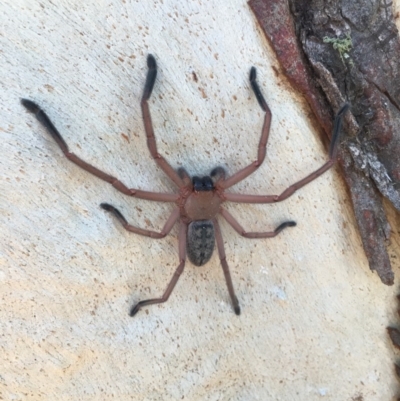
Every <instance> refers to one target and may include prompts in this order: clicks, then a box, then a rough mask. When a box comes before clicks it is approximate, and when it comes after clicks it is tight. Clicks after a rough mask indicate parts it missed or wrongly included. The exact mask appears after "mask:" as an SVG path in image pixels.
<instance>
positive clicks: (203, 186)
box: [192, 176, 214, 191]
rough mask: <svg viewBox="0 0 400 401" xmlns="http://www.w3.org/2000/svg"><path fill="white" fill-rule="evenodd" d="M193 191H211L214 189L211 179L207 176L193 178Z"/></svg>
mask: <svg viewBox="0 0 400 401" xmlns="http://www.w3.org/2000/svg"><path fill="white" fill-rule="evenodd" d="M192 182H193V189H194V190H195V191H212V190H213V189H214V184H213V182H212V179H211V178H210V177H208V176H205V177H197V176H195V177H193V179H192Z"/></svg>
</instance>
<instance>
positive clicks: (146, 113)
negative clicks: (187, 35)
mask: <svg viewBox="0 0 400 401" xmlns="http://www.w3.org/2000/svg"><path fill="white" fill-rule="evenodd" d="M147 67H148V68H149V71H148V72H147V78H146V83H145V85H144V90H143V96H142V100H141V102H140V105H141V107H142V115H143V122H144V128H145V131H146V137H147V146H148V148H149V151H150V154H151V156H152V158H153V159H154V160H155V161H156V163H157V164H158V166H159V167H160V168H161V169H162V170H163V171H164V173H165V174H167V176H168V177H169V178H171V180H172V181H173V182H174V183H175V184H176V185H177V186H178V187H179V188H182V187H183V186H185V183H184V182H183V180H182V179H181V178H180V176H179V174H177V172H176V171H175V170H174V169H173V168H172V167H171V166H170V165H169V163H168V162H167V161H166V160H165V159H164V158H163V157H162V156H161V155H160V154H159V153H158V151H157V144H156V138H155V136H154V130H153V123H152V121H151V115H150V109H149V104H148V102H147V101H148V100H149V99H150V96H151V92H152V91H153V87H154V83H155V81H156V77H157V63H156V59H155V58H154V56H153V55H152V54H149V55H148V56H147Z"/></svg>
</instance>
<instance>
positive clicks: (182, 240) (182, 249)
mask: <svg viewBox="0 0 400 401" xmlns="http://www.w3.org/2000/svg"><path fill="white" fill-rule="evenodd" d="M186 235H187V224H185V223H183V222H182V221H181V224H180V229H179V265H178V267H177V268H176V270H175V273H174V275H173V277H172V279H171V281H170V282H169V284H168V287H167V289H166V290H165V292H164V294H163V296H162V297H161V298H154V299H147V300H145V301H140V302H138V303H137V304H136V305H134V306H133V307H132V309H131V311H130V313H129V315H130V316H134V315H136V313H137V312H138V311H139V309H141V308H143V306H146V305H153V304H161V303H163V302H166V301H167V300H168V298H169V296H170V295H171V292H172V291H173V289H174V288H175V285H176V283H177V282H178V279H179V277H180V275H181V274H182V272H183V269H184V267H185V259H186Z"/></svg>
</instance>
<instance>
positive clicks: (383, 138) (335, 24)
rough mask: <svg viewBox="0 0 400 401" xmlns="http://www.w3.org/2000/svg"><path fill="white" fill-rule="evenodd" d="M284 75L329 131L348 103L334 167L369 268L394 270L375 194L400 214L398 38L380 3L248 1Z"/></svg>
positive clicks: (389, 279)
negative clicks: (346, 189)
mask: <svg viewBox="0 0 400 401" xmlns="http://www.w3.org/2000/svg"><path fill="white" fill-rule="evenodd" d="M249 5H250V7H251V9H252V10H253V12H254V14H255V15H256V18H257V20H258V22H259V23H260V25H261V27H262V29H263V31H264V33H265V35H266V36H267V38H268V39H269V40H270V42H271V44H272V47H273V48H274V50H275V52H276V54H277V57H278V59H279V61H280V63H281V65H282V68H283V70H284V73H285V74H286V75H287V77H288V79H289V80H290V82H291V83H292V85H293V86H294V87H295V88H297V89H298V90H299V91H300V92H301V93H302V94H303V95H304V96H305V98H306V99H307V101H308V103H309V104H310V106H311V108H312V110H313V112H314V114H315V116H316V118H317V119H318V121H319V123H320V124H321V126H322V128H323V129H324V131H325V133H326V134H327V135H328V136H329V135H330V130H331V116H332V111H335V110H337V108H338V107H339V106H340V104H341V103H342V102H343V101H348V102H350V103H351V105H352V115H350V116H348V118H347V120H346V124H345V131H346V136H345V139H344V143H343V146H342V153H341V165H342V167H343V170H344V175H345V179H346V182H347V184H348V185H349V188H350V193H351V198H352V201H353V207H354V211H355V215H356V219H357V222H358V226H359V230H360V234H361V238H362V242H363V246H364V249H365V253H366V255H367V257H368V260H369V265H370V268H371V270H376V271H377V272H378V274H379V276H380V278H381V280H382V282H384V283H385V284H388V285H391V284H393V279H394V275H393V272H392V269H391V266H390V260H389V256H388V253H387V250H386V241H387V240H388V239H389V236H390V226H389V223H388V221H387V219H386V215H385V212H384V210H383V205H382V195H383V196H385V197H386V198H387V199H388V200H389V201H390V202H391V203H392V204H393V206H394V207H395V208H396V209H397V210H399V211H400V158H399V156H398V155H399V154H400V63H399V60H400V40H399V36H398V32H397V28H396V26H395V24H394V19H393V18H394V17H393V14H392V11H391V4H387V3H386V0H376V1H372V0H371V1H366V2H357V1H356V2H355V1H352V0H343V1H338V0H334V1H326V0H312V1H308V0H307V1H305V0H304V1H302V0H300V1H292V0H290V1H282V0H250V1H249Z"/></svg>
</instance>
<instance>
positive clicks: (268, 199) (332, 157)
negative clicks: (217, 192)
mask: <svg viewBox="0 0 400 401" xmlns="http://www.w3.org/2000/svg"><path fill="white" fill-rule="evenodd" d="M349 107H350V106H349V105H348V104H347V103H346V104H344V105H343V106H342V107H341V108H340V110H339V112H338V113H337V114H336V117H335V122H334V128H333V134H332V139H331V145H330V148H329V160H328V161H327V162H326V163H325V164H324V165H323V166H322V167H320V168H319V169H318V170H315V171H314V172H312V173H311V174H309V175H308V176H307V177H305V178H303V179H302V180H300V181H297V182H295V183H294V184H292V185H291V186H290V187H288V188H287V189H285V190H284V191H283V192H282V193H281V194H280V195H245V194H232V193H225V194H224V197H225V199H226V200H227V201H230V202H240V203H275V202H281V201H283V200H285V199H287V198H289V196H291V195H293V194H294V193H295V192H296V191H297V190H298V189H299V188H302V187H304V186H305V185H307V184H309V183H310V182H311V181H313V180H315V179H316V178H318V177H319V176H320V175H322V174H323V173H325V171H327V170H329V169H330V168H331V167H332V166H333V165H334V164H335V162H336V159H337V152H338V147H339V143H340V140H339V139H340V131H341V129H340V128H341V125H342V117H343V115H344V113H345V112H346V111H347V110H348V109H349Z"/></svg>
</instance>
